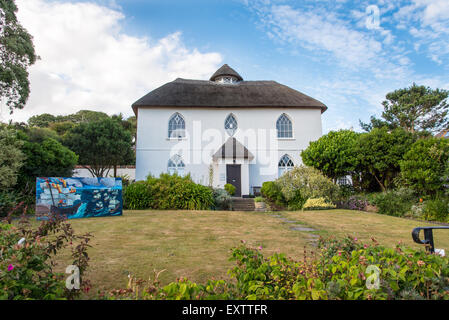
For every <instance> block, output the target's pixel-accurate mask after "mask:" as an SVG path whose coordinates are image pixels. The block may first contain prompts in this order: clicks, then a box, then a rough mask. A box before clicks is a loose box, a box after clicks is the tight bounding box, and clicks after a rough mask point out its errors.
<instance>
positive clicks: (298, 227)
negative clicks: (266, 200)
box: [270, 212, 320, 246]
mask: <svg viewBox="0 0 449 320" xmlns="http://www.w3.org/2000/svg"><path fill="white" fill-rule="evenodd" d="M270 215H271V216H272V217H274V218H276V219H279V220H281V221H282V222H283V223H286V224H289V225H290V230H294V231H298V232H304V233H305V234H306V235H307V240H308V241H309V242H310V243H311V244H312V245H313V246H316V245H317V241H318V239H319V238H320V236H319V235H317V234H314V233H312V232H315V231H317V230H315V229H313V228H310V227H305V226H303V225H302V224H301V222H299V221H296V220H289V219H287V218H284V217H283V216H282V215H281V214H279V213H276V212H274V213H272V214H270Z"/></svg>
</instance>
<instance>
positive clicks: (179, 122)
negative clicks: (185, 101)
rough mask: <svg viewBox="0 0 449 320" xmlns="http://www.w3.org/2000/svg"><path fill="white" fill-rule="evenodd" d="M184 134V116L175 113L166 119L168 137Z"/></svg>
mask: <svg viewBox="0 0 449 320" xmlns="http://www.w3.org/2000/svg"><path fill="white" fill-rule="evenodd" d="M185 136H186V123H185V121H184V118H183V117H182V116H181V115H180V114H179V113H177V112H176V113H175V114H174V115H172V116H171V118H170V120H169V121H168V137H169V138H184V137H185Z"/></svg>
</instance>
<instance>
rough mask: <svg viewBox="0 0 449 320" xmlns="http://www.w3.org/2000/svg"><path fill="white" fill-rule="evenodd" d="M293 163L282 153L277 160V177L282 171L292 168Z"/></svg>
mask: <svg viewBox="0 0 449 320" xmlns="http://www.w3.org/2000/svg"><path fill="white" fill-rule="evenodd" d="M294 166H295V164H294V163H293V161H292V159H290V157H289V156H288V155H286V154H284V155H283V156H282V157H281V160H279V164H278V168H279V177H280V176H281V175H282V174H284V172H287V171H290V170H292V169H293V167H294Z"/></svg>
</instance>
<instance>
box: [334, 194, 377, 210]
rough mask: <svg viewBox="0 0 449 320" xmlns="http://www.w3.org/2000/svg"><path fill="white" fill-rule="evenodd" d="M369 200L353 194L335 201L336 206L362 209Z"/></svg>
mask: <svg viewBox="0 0 449 320" xmlns="http://www.w3.org/2000/svg"><path fill="white" fill-rule="evenodd" d="M368 204H369V202H368V200H366V199H365V198H364V197H362V196H357V195H353V196H350V197H349V198H347V199H343V200H339V201H336V205H337V208H340V209H349V210H360V211H363V210H365V209H366V207H367V206H368Z"/></svg>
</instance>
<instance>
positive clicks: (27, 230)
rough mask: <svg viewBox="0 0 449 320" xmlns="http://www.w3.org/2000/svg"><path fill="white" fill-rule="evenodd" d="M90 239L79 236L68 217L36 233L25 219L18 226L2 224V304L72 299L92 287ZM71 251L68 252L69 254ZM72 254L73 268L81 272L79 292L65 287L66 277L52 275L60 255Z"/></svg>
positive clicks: (48, 223) (53, 220)
mask: <svg viewBox="0 0 449 320" xmlns="http://www.w3.org/2000/svg"><path fill="white" fill-rule="evenodd" d="M90 237H91V236H90V235H89V234H85V235H76V234H75V233H74V231H73V229H72V227H71V225H70V224H69V223H67V222H66V219H65V217H60V216H59V217H58V216H55V217H53V218H51V219H49V220H48V221H43V222H42V223H41V225H40V226H39V227H38V228H37V229H35V228H32V227H31V224H29V223H28V222H27V221H26V219H25V220H24V219H22V220H21V221H20V223H18V224H17V225H14V226H12V225H9V224H5V223H0V248H1V257H2V258H1V259H0V288H2V290H0V300H4V299H7V300H8V299H9V300H22V299H27V300H28V299H49V300H50V299H51V300H53V299H72V298H75V297H77V296H79V295H80V293H81V290H84V291H88V290H89V287H90V284H89V281H88V280H87V279H85V278H84V274H85V271H86V269H87V267H88V261H89V256H88V254H87V248H88V247H89V244H88V242H89V240H90ZM67 250H68V251H67ZM67 252H69V253H70V257H71V259H72V262H71V263H70V264H72V265H75V266H77V267H78V268H79V272H80V289H73V290H68V289H66V287H65V282H66V278H67V274H63V273H56V272H54V271H53V266H54V265H55V262H56V260H57V259H56V258H58V260H59V259H60V258H59V255H60V253H63V254H64V256H66V255H67Z"/></svg>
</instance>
